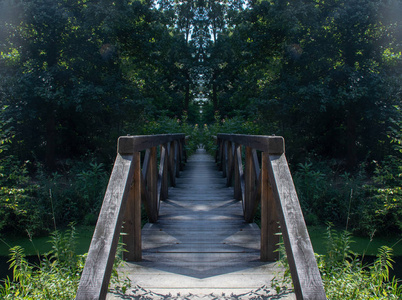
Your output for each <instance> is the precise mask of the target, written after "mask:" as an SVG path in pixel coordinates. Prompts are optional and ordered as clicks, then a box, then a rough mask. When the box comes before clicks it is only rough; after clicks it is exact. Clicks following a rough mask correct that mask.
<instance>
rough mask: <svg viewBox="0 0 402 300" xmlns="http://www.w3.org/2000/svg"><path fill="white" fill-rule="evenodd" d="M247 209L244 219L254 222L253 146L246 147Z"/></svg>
mask: <svg viewBox="0 0 402 300" xmlns="http://www.w3.org/2000/svg"><path fill="white" fill-rule="evenodd" d="M244 181H245V193H244V194H245V206H244V208H245V210H244V219H245V220H246V222H252V221H253V219H254V206H255V204H256V203H255V198H254V194H255V193H254V190H255V170H254V164H253V153H252V148H250V147H246V165H245V180H244Z"/></svg>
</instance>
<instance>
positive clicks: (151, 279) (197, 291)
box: [108, 150, 294, 299]
mask: <svg viewBox="0 0 402 300" xmlns="http://www.w3.org/2000/svg"><path fill="white" fill-rule="evenodd" d="M225 183H226V181H225V179H224V178H222V174H221V173H220V172H218V171H217V168H216V165H215V163H214V160H213V158H212V157H211V156H209V155H208V154H206V153H205V151H203V150H198V151H197V153H196V154H195V155H193V156H192V157H191V158H190V159H189V161H188V163H187V165H186V167H185V170H184V171H183V172H182V173H181V174H180V178H177V185H176V187H175V188H170V189H169V197H168V199H167V200H165V201H163V202H162V203H161V207H160V214H159V220H158V222H157V223H154V224H149V223H148V224H146V225H145V227H144V228H143V231H142V247H143V261H142V262H136V263H126V264H125V266H124V267H123V268H121V269H120V270H119V271H120V276H121V277H123V278H124V277H125V276H127V277H129V278H130V280H131V281H132V284H131V285H132V287H131V288H130V289H129V291H128V292H127V294H128V295H129V296H128V297H127V295H126V296H125V298H124V299H141V296H143V297H144V299H145V298H146V297H148V298H147V299H167V298H169V297H168V296H167V295H169V294H170V295H172V296H176V295H178V294H179V295H180V296H181V298H180V299H216V297H218V298H219V299H225V298H226V297H224V296H222V295H223V294H225V295H227V296H229V295H232V294H233V295H237V296H238V297H235V298H230V299H237V298H238V299H248V298H250V297H253V296H254V297H255V296H257V295H259V296H267V295H268V294H269V295H272V297H275V299H279V298H278V296H274V295H276V293H275V292H274V290H273V289H271V287H270V284H271V279H272V278H273V277H274V276H278V275H280V273H281V271H282V270H281V269H280V268H278V266H277V264H276V263H264V262H261V261H260V260H259V258H260V253H259V249H260V230H259V228H258V226H257V225H256V224H255V223H252V224H250V223H246V222H244V220H243V216H242V206H241V202H239V201H236V200H234V199H233V189H232V188H228V187H226V184H225ZM241 295H242V297H241ZM183 296H184V297H183ZM116 298H119V299H120V298H121V296H120V297H119V296H118V295H117V294H116V293H114V294H112V293H109V295H108V299H116ZM280 298H281V299H294V295H293V294H290V295H289V294H285V295H283V296H282V297H280ZM169 299H175V298H169ZM228 299H229V298H228ZM261 299H262V298H261ZM264 299H267V298H264Z"/></svg>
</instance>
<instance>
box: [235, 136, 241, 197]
mask: <svg viewBox="0 0 402 300" xmlns="http://www.w3.org/2000/svg"><path fill="white" fill-rule="evenodd" d="M239 153H240V155H241V145H237V144H236V145H235V151H234V198H235V199H236V200H241V198H242V194H241V179H240V172H239V161H238V155H239Z"/></svg>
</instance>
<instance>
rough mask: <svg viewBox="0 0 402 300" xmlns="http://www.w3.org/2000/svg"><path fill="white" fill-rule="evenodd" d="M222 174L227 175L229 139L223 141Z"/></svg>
mask: <svg viewBox="0 0 402 300" xmlns="http://www.w3.org/2000/svg"><path fill="white" fill-rule="evenodd" d="M222 151H223V152H222V176H223V177H226V165H227V159H228V141H223V149H222Z"/></svg>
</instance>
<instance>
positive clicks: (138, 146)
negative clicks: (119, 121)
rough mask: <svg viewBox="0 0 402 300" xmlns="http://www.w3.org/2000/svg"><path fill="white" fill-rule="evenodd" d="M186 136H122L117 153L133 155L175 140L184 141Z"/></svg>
mask: <svg viewBox="0 0 402 300" xmlns="http://www.w3.org/2000/svg"><path fill="white" fill-rule="evenodd" d="M184 137H185V136H184V134H181V133H180V134H158V135H140V136H138V135H137V136H122V137H120V138H119V140H118V142H117V153H120V154H133V153H135V152H139V151H143V150H146V149H149V148H152V147H157V146H159V145H161V144H167V143H169V142H172V141H174V140H179V139H181V140H183V139H184Z"/></svg>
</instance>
